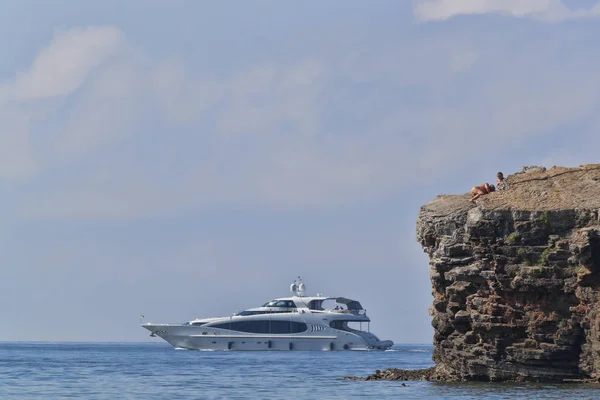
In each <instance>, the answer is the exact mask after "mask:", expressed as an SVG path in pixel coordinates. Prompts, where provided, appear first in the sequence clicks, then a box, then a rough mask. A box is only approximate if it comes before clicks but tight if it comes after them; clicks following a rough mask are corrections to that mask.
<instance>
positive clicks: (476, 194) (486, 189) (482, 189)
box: [471, 183, 496, 204]
mask: <svg viewBox="0 0 600 400" xmlns="http://www.w3.org/2000/svg"><path fill="white" fill-rule="evenodd" d="M495 190H496V188H495V187H494V185H490V184H489V183H482V184H481V185H479V186H474V187H473V188H472V189H471V194H472V195H473V197H471V202H473V203H475V204H477V199H478V198H480V197H481V196H483V195H486V194H488V193H492V192H494V191H495Z"/></svg>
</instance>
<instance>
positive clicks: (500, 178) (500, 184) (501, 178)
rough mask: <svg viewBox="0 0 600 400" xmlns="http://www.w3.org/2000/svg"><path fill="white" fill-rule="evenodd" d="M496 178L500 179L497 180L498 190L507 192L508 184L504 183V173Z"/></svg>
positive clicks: (499, 173) (498, 174)
mask: <svg viewBox="0 0 600 400" xmlns="http://www.w3.org/2000/svg"><path fill="white" fill-rule="evenodd" d="M496 178H498V179H497V180H496V188H497V189H498V190H506V188H507V185H506V182H504V174H503V173H502V172H498V173H497V174H496Z"/></svg>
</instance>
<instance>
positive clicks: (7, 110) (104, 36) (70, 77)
mask: <svg viewBox="0 0 600 400" xmlns="http://www.w3.org/2000/svg"><path fill="white" fill-rule="evenodd" d="M122 44H123V37H122V34H121V31H120V30H119V29H117V28H115V27H88V28H74V29H70V30H59V31H56V33H55V36H54V39H53V40H52V41H51V42H50V44H49V45H48V46H46V47H45V48H43V49H42V50H41V51H40V52H39V54H38V55H37V56H36V57H35V59H34V61H33V63H32V65H31V67H30V68H29V70H28V71H27V72H22V73H18V74H16V76H15V77H13V78H12V79H9V80H5V81H4V82H2V83H0V126H2V131H1V132H0V156H2V166H1V167H0V179H4V180H11V179H20V180H23V179H26V178H28V177H30V176H32V174H34V173H36V172H39V171H40V169H41V168H42V167H43V165H42V164H43V162H40V161H41V160H44V159H46V158H48V154H47V153H48V150H47V149H43V150H36V149H35V148H36V147H37V148H38V149H39V147H40V146H35V143H34V142H35V140H34V136H35V135H33V133H32V132H33V130H34V127H35V126H37V127H38V128H39V127H40V126H43V127H44V128H45V129H44V130H45V131H46V132H45V133H46V134H45V135H44V136H45V138H44V140H43V142H45V143H48V142H51V141H54V140H56V138H55V137H52V138H50V139H48V138H47V136H49V135H51V133H52V132H51V131H52V129H51V127H50V125H51V119H52V117H53V116H54V115H56V114H57V113H59V111H60V109H61V107H62V105H63V103H62V101H63V100H64V98H65V97H68V96H69V95H72V94H73V93H75V92H76V91H77V90H78V89H79V88H80V87H81V86H82V84H83V82H84V81H85V79H86V77H87V76H88V75H89V74H90V72H91V71H92V70H93V69H94V68H96V67H98V66H99V65H100V64H102V63H103V62H105V61H106V60H107V59H108V58H109V57H110V56H111V55H113V54H115V53H116V52H117V51H118V50H119V49H120V48H121V46H122ZM106 83H107V84H108V85H110V83H111V82H106ZM102 90H104V91H107V90H110V86H106V87H103V88H102ZM40 100H44V101H40ZM113 100H114V99H113ZM114 103H115V102H114V101H113V106H114V105H115V104H114ZM116 105H118V103H117V104H116ZM88 109H89V111H90V112H93V113H94V114H96V115H99V114H100V116H101V111H102V110H101V109H100V108H98V104H97V102H94V104H93V105H90V107H88ZM99 111H100V113H99ZM113 111H116V110H114V109H113ZM109 114H110V115H104V116H101V117H102V118H104V121H109V120H111V119H113V118H114V113H113V112H111V113H109ZM88 122H89V121H88ZM95 122H96V123H95V124H87V123H86V125H85V127H80V129H79V134H80V136H81V135H82V134H85V132H90V131H91V130H93V129H94V128H97V127H98V125H99V123H98V118H96V121H95ZM101 122H103V121H100V123H101ZM76 140H78V141H79V140H80V138H77V139H76ZM63 144H64V143H63ZM61 147H63V146H61ZM37 156H40V157H41V160H40V159H38V157H37Z"/></svg>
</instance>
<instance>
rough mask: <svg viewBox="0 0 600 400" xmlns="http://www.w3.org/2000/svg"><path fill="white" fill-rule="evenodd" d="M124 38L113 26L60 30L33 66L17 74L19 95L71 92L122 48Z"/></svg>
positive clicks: (37, 96) (26, 97)
mask: <svg viewBox="0 0 600 400" xmlns="http://www.w3.org/2000/svg"><path fill="white" fill-rule="evenodd" d="M121 41H122V34H121V31H120V30H119V29H117V28H115V27H110V26H109V27H89V28H75V29H70V30H65V31H57V32H56V34H55V36H54V39H53V40H52V42H51V43H50V45H48V46H47V47H46V48H44V49H43V50H42V51H41V52H40V53H39V54H38V55H37V57H36V59H35V60H34V62H33V65H32V66H31V69H30V70H29V71H28V72H26V73H22V74H19V75H18V76H17V78H16V80H15V82H14V89H13V90H14V96H15V98H16V99H17V100H35V99H43V98H48V97H55V96H66V95H68V94H70V93H71V92H73V91H74V90H76V89H77V88H78V87H79V86H80V85H81V83H82V82H83V81H84V79H85V78H86V76H87V75H88V74H89V72H90V71H91V70H92V69H93V68H94V67H96V66H98V65H99V64H101V63H102V62H103V61H104V60H105V59H106V58H107V57H109V56H110V55H111V54H113V53H114V52H115V51H116V50H117V49H118V48H119V45H120V44H121Z"/></svg>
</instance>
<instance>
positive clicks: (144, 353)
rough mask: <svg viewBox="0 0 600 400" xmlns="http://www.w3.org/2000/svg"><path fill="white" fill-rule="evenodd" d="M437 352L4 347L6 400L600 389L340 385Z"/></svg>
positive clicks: (582, 392)
mask: <svg viewBox="0 0 600 400" xmlns="http://www.w3.org/2000/svg"><path fill="white" fill-rule="evenodd" d="M431 350H432V347H431V346H416V345H411V346H394V349H393V350H392V351H387V352H331V353H330V352H256V353H255V352H202V351H181V350H175V349H173V348H172V347H171V346H169V345H167V344H162V343H143V344H142V343H140V344H131V343H127V344H112V343H111V344H98V343H93V344H91V343H0V399H3V400H4V399H41V398H44V399H65V398H81V399H355V398H356V399H358V398H361V399H362V398H371V399H392V398H394V399H395V398H402V399H424V398H440V399H458V398H460V399H476V398H477V399H481V398H489V399H502V398H510V399H519V398H525V397H530V398H537V399H557V398H574V399H579V400H580V399H598V398H600V386H599V387H594V386H583V385H515V384H440V383H430V382H406V385H407V386H406V387H403V386H402V383H401V382H364V381H358V382H355V381H342V380H340V379H339V378H341V377H343V376H348V375H355V376H366V375H369V374H371V373H373V372H374V371H375V370H376V369H384V368H390V367H397V368H426V367H429V366H431V365H432V363H431Z"/></svg>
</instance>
